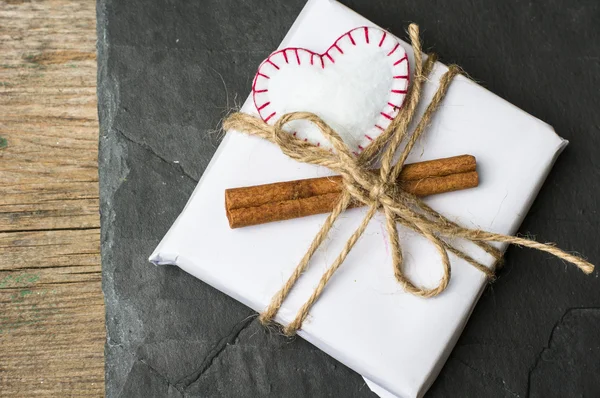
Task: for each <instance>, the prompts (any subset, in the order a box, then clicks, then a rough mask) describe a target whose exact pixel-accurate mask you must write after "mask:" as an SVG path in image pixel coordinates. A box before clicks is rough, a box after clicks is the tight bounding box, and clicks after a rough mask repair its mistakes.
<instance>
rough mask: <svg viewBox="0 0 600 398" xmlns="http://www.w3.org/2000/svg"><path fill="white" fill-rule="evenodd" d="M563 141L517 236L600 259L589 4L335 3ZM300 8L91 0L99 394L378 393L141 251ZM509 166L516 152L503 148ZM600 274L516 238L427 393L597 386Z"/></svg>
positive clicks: (596, 13) (544, 391)
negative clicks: (101, 328)
mask: <svg viewBox="0 0 600 398" xmlns="http://www.w3.org/2000/svg"><path fill="white" fill-rule="evenodd" d="M343 3H345V4H347V5H349V6H350V7H351V8H353V9H355V10H356V11H358V12H360V13H362V14H363V15H365V16H366V17H367V18H369V19H371V20H373V21H374V22H376V23H378V24H379V25H381V26H383V27H385V28H387V29H389V30H391V31H392V32H394V33H396V34H398V35H402V32H404V30H405V29H406V27H407V25H408V23H409V22H411V21H414V22H417V23H419V24H420V26H421V28H422V32H423V33H422V36H423V39H424V42H425V48H426V49H429V50H434V51H435V52H437V53H438V54H440V56H441V60H442V61H443V62H445V63H451V62H456V63H458V64H460V65H461V66H463V67H464V68H465V70H466V71H468V72H469V73H470V74H471V76H472V77H473V78H475V79H477V80H478V81H479V82H480V83H481V84H482V85H484V86H485V87H487V88H489V89H490V90H491V91H493V92H495V93H497V94H499V95H500V96H502V97H504V98H506V99H507V100H508V101H510V102H512V103H514V104H515V105H517V106H519V107H521V108H523V109H524V110H526V111H527V112H529V113H531V114H533V115H534V116H537V117H539V118H540V119H542V120H545V121H547V122H548V123H550V124H552V125H553V126H554V127H555V128H556V130H557V132H558V133H559V134H560V135H561V136H563V137H565V138H566V139H568V140H570V141H571V144H570V145H569V147H568V148H567V149H566V151H565V152H564V154H563V155H561V157H560V158H559V160H558V162H557V163H556V166H555V168H554V170H553V171H552V172H551V173H550V176H549V177H548V180H547V182H546V184H545V185H544V187H543V188H542V190H541V192H540V194H539V196H538V198H537V200H536V201H535V203H534V205H533V208H532V209H531V211H530V213H529V215H528V216H527V218H526V219H525V222H524V223H523V225H522V227H521V229H520V231H521V232H522V233H530V232H531V233H535V234H536V236H537V238H539V239H540V240H543V241H546V240H551V241H556V242H559V243H560V245H561V247H564V248H566V249H570V250H575V249H576V250H579V251H580V252H581V253H584V254H585V255H586V256H587V257H588V258H589V259H590V260H591V261H592V262H595V263H597V264H600V250H599V245H598V243H597V240H598V236H597V233H598V227H599V225H600V217H599V214H598V195H599V188H598V186H599V184H598V183H599V182H600V170H599V166H600V159H599V156H598V151H599V150H600V112H598V104H599V103H600V91H599V90H598V87H600V46H599V45H598V43H599V42H600V3H599V2H597V1H595V0H590V1H586V0H576V1H573V0H546V1H541V0H533V1H530V0H526V1H525V0H505V1H497V2H474V1H469V0H455V1H452V2H441V1H440V2H438V1H436V2H422V1H407V0H401V1H397V0H376V1H375V0H355V1H344V2H343ZM303 4H304V1H303V0H292V1H285V2H284V1H260V0H254V1H248V0H247V1H240V0H238V1H235V0H205V1H201V2H200V1H196V2H185V1H180V2H177V1H171V0H144V1H141V0H129V1H113V0H98V98H99V115H100V125H101V136H100V156H99V163H100V191H101V221H102V266H103V287H104V294H105V300H106V311H107V315H106V323H107V332H108V336H107V342H106V395H107V396H108V397H117V396H123V397H132V396H157V397H165V396H168V397H181V396H194V397H196V396H197V397H257V396H274V397H280V396H286V397H295V396H296V397H303V396H311V397H325V396H336V397H337V396H340V397H371V396H374V394H372V393H371V392H370V391H369V389H368V387H366V386H365V384H364V382H363V380H362V379H361V377H360V376H359V375H357V374H355V373H354V372H353V371H351V370H349V369H348V368H347V367H345V366H344V365H341V364H340V363H338V362H337V361H335V360H333V359H332V358H330V357H328V356H327V355H325V354H323V353H322V352H320V351H319V350H317V349H316V348H314V347H312V346H311V345H310V344H308V343H306V342H304V341H303V340H302V339H295V340H291V341H290V340H286V339H285V338H283V337H281V336H279V335H277V334H274V333H271V332H268V331H265V330H264V329H263V328H261V327H260V326H259V325H258V324H257V321H256V320H255V318H254V317H253V316H252V315H253V312H252V311H251V310H249V309H248V308H246V307H245V306H243V305H241V304H239V303H238V302H236V301H235V300H233V299H231V298H229V297H227V296H226V295H224V294H222V293H220V292H218V291H216V290H215V289H213V288H211V287H210V286H208V285H206V284H204V283H203V282H201V281H199V280H196V279H194V278H193V277H191V276H189V275H187V274H185V273H184V272H182V271H180V270H179V269H178V268H176V267H154V266H152V265H151V264H149V263H148V262H147V257H148V255H149V254H150V253H151V251H152V250H153V249H154V247H155V246H156V245H157V244H158V242H159V240H160V239H161V238H162V236H163V235H164V234H165V233H166V231H167V230H168V228H169V226H170V225H171V224H172V222H173V221H174V220H175V218H176V216H177V215H178V214H179V212H180V211H181V210H182V208H183V206H184V204H185V202H186V200H187V199H188V197H189V195H190V194H191V192H192V190H193V188H194V186H195V184H196V182H197V181H198V179H199V177H200V176H201V174H202V172H203V170H204V168H205V167H206V165H207V164H208V162H209V160H210V158H211V156H212V154H213V152H214V151H215V149H216V147H217V145H218V143H219V136H218V134H215V133H212V132H213V131H214V130H215V129H216V128H217V126H218V123H219V120H220V119H221V118H222V117H223V116H224V115H225V113H226V112H227V110H228V109H229V108H231V107H232V106H234V105H235V104H239V103H240V102H242V101H243V100H244V99H245V98H246V96H247V94H248V92H249V90H250V84H251V80H252V77H253V74H254V72H255V70H256V67H257V66H258V64H259V63H260V61H261V60H262V59H264V58H265V57H266V56H267V55H268V54H269V53H270V52H271V51H272V50H273V49H275V48H276V46H277V45H278V43H279V42H280V41H281V39H282V38H283V36H284V34H285V33H286V32H287V30H288V28H289V27H290V26H291V24H292V22H293V21H294V19H295V18H296V16H297V14H298V12H299V11H300V10H301V8H302V6H303ZM507 161H510V159H507ZM599 330H600V280H599V278H598V271H596V272H594V274H592V275H591V276H587V277H586V276H584V275H583V274H582V273H581V272H579V271H577V270H576V269H574V268H573V267H572V266H569V265H565V264H563V263H561V262H560V261H558V260H556V259H554V258H550V257H549V256H548V255H544V254H541V253H536V252H533V251H528V250H521V249H516V248H511V249H509V250H508V253H507V256H506V266H505V268H504V269H503V270H502V271H501V272H500V274H499V278H498V280H497V281H496V282H495V283H494V284H493V285H491V286H490V287H489V288H488V289H487V290H486V292H485V293H484V295H483V297H482V298H481V300H480V302H479V304H478V305H477V307H476V309H475V311H474V313H473V315H472V318H471V320H470V321H469V323H468V325H467V328H466V329H465V331H464V333H463V335H462V337H461V338H460V340H459V342H458V344H457V346H456V348H455V350H454V351H453V353H452V355H451V357H450V359H449V360H448V362H447V364H446V366H445V367H444V369H443V370H442V372H441V374H440V376H439V377H438V379H437V381H436V382H435V384H434V385H433V387H432V388H431V390H430V392H429V393H428V396H429V397H447V396H486V397H492V396H493V397H504V396H506V397H525V396H531V397H553V396H556V397H570V396H586V397H593V396H600V377H599V376H600V333H599Z"/></svg>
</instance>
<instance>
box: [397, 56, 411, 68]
mask: <svg viewBox="0 0 600 398" xmlns="http://www.w3.org/2000/svg"><path fill="white" fill-rule="evenodd" d="M404 61H408V57H407V56H406V55H405V56H404V58H402V59H401V60H399V61H396V63H395V64H394V66H396V65H399V64H401V63H402V62H404Z"/></svg>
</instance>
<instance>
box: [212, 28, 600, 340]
mask: <svg viewBox="0 0 600 398" xmlns="http://www.w3.org/2000/svg"><path fill="white" fill-rule="evenodd" d="M408 31H409V35H410V39H411V44H412V47H413V51H414V57H415V79H414V81H413V83H412V85H411V86H410V87H409V90H408V93H407V96H406V99H405V102H404V104H403V106H402V108H401V109H400V111H399V112H398V115H397V116H396V117H395V118H394V120H392V122H391V123H390V125H389V126H388V128H387V129H386V130H385V131H384V132H382V133H381V134H380V135H379V137H377V138H376V139H375V140H374V141H373V142H372V143H371V144H370V145H369V146H367V147H366V148H365V150H364V151H363V152H361V153H360V155H358V156H354V155H353V154H352V152H351V151H350V149H349V148H348V147H347V146H346V144H345V143H344V141H343V140H342V138H341V137H340V135H339V134H338V133H337V132H335V131H334V130H333V129H332V128H331V127H330V126H329V125H328V124H327V123H325V122H324V121H323V120H322V119H321V118H320V117H319V116H317V115H315V114H313V113H309V112H293V113H288V114H285V115H283V116H282V117H280V118H279V120H278V121H277V122H276V123H275V124H274V125H273V126H270V125H268V124H266V123H264V122H263V121H262V120H260V119H258V118H256V117H254V116H250V115H247V114H243V113H234V114H232V115H230V116H229V117H228V118H227V119H226V120H225V121H224V123H223V127H224V128H225V130H235V131H238V132H243V133H246V134H250V135H256V136H259V137H261V138H264V139H266V140H269V141H271V142H272V143H274V144H276V145H277V146H279V147H280V148H281V150H282V151H283V153H284V154H286V155H287V156H289V157H290V158H292V159H295V160H297V161H299V162H303V163H309V164H314V165H320V166H324V167H327V168H329V169H331V170H332V171H334V172H336V173H338V174H340V175H341V176H342V180H343V190H342V193H341V195H340V199H339V201H338V203H337V204H336V206H335V208H334V209H333V211H332V212H331V213H330V214H329V216H328V217H327V219H326V220H325V222H324V223H323V226H322V227H321V229H320V230H319V232H318V233H317V234H316V236H315V238H314V239H313V241H312V243H311V245H310V247H309V248H308V250H307V251H306V253H305V254H304V256H303V258H302V260H301V261H300V263H299V264H298V266H297V267H296V268H295V269H294V271H293V272H292V275H291V276H290V277H289V279H288V280H287V282H286V283H285V284H284V285H283V286H282V287H281V289H280V290H279V291H278V292H277V293H276V294H275V296H274V297H273V299H272V300H271V303H270V304H269V306H268V307H267V309H266V310H265V311H264V312H263V313H262V314H261V315H260V320H261V321H262V322H263V323H269V322H271V321H272V320H273V318H274V317H275V315H276V314H277V312H278V311H279V308H280V307H281V305H282V304H283V302H284V300H285V299H286V297H287V296H288V294H289V292H290V291H291V289H292V288H293V286H294V285H295V283H296V281H297V280H298V279H299V278H300V276H301V275H302V273H303V272H304V271H305V270H306V268H307V267H308V264H309V262H310V259H311V258H312V256H313V254H314V253H315V251H316V250H317V249H318V248H319V246H320V245H321V244H322V242H323V241H324V239H325V238H326V237H327V235H328V234H329V231H330V230H331V228H332V226H333V224H334V222H335V221H336V220H337V218H338V217H339V215H340V214H341V213H342V212H343V211H344V210H345V209H346V208H347V207H348V206H349V205H350V203H351V202H352V201H357V202H360V203H362V204H364V205H366V206H367V207H368V210H367V213H366V215H365V217H364V218H363V220H362V222H361V224H360V225H359V226H358V228H357V229H356V230H355V231H354V233H353V234H352V235H351V236H350V238H349V239H348V241H347V242H346V244H345V245H344V248H343V249H342V251H341V252H340V253H339V255H338V256H337V258H336V259H335V261H334V262H333V263H332V265H331V266H330V267H329V268H328V269H327V271H326V272H325V273H324V274H323V276H322V277H321V280H320V281H319V283H318V285H317V286H316V287H315V290H314V291H313V293H312V295H311V296H310V298H309V299H308V300H307V301H306V303H305V304H304V305H303V306H302V307H301V308H300V310H299V311H298V314H297V315H296V318H295V319H294V320H293V321H292V322H290V323H289V324H288V325H287V326H286V327H285V328H284V333H285V334H286V335H294V334H295V333H296V331H297V330H298V329H300V328H301V326H302V322H303V321H304V320H305V319H306V317H307V315H308V312H309V310H310V308H311V307H312V305H313V304H314V303H315V302H316V301H317V299H318V298H319V296H320V295H321V293H322V292H323V290H324V288H325V286H326V285H327V283H328V282H329V280H330V279H331V277H332V276H333V275H334V273H335V272H336V270H337V269H338V268H339V267H340V266H341V264H342V263H343V262H344V260H345V259H346V256H347V255H348V254H349V253H350V251H351V250H352V248H353V247H354V245H355V243H356V242H357V241H358V239H359V238H360V236H361V235H362V234H363V232H364V231H365V229H366V228H367V226H368V224H369V222H370V221H371V219H372V218H373V216H374V215H375V214H376V213H377V211H381V212H382V213H383V215H384V217H385V220H386V231H387V234H388V236H389V241H390V245H391V253H392V265H393V268H394V276H395V278H396V280H397V281H398V282H399V283H400V284H401V285H402V287H403V289H404V290H405V291H406V292H408V293H410V294H414V295H416V296H420V297H424V298H428V297H434V296H437V295H439V294H440V293H442V292H443V291H444V290H445V289H446V288H447V287H448V283H449V282H450V276H451V266H450V256H449V253H452V254H453V255H455V256H456V257H458V258H461V259H463V260H465V261H466V262H468V263H469V264H471V265H472V266H474V267H475V268H477V269H478V270H480V271H481V272H483V273H484V274H485V275H486V276H487V277H488V278H490V279H493V278H494V275H495V269H496V267H497V266H498V265H499V264H500V263H501V259H502V252H501V251H500V250H498V249H497V248H496V247H494V246H492V245H490V244H489V243H488V242H498V243H509V244H514V245H518V246H525V247H530V248H533V249H536V250H540V251H544V252H547V253H550V254H552V255H554V256H556V257H558V258H561V259H563V260H565V261H567V262H570V263H573V264H574V265H576V266H577V267H578V268H580V269H581V270H582V271H583V272H585V273H586V274H589V273H591V272H592V271H593V270H594V266H593V265H592V264H590V263H589V262H587V261H585V260H584V259H582V258H580V257H578V256H574V255H572V254H569V253H567V252H564V251H562V250H560V249H558V248H556V247H555V246H554V245H553V244H544V243H539V242H536V241H534V240H529V239H524V238H520V237H516V236H508V235H502V234H497V233H493V232H488V231H483V230H479V229H469V228H465V227H462V226H460V225H458V224H456V223H454V222H452V221H450V220H449V219H447V218H446V217H444V216H443V215H441V214H440V213H438V212H436V211H435V210H433V209H432V208H431V207H429V206H428V205H427V204H426V203H425V202H423V201H422V200H420V199H419V198H417V197H416V196H414V195H412V194H410V193H408V192H406V191H403V190H402V189H400V188H399V187H398V186H397V185H395V184H394V182H395V181H396V180H397V178H398V176H399V174H400V172H401V171H402V168H403V166H404V163H405V162H406V159H407V158H408V155H409V153H410V152H411V150H412V149H413V147H414V145H415V144H416V142H417V140H418V139H419V137H420V136H421V135H422V134H423V132H424V131H425V129H426V127H427V126H428V124H429V122H430V120H431V117H432V116H433V114H434V113H435V111H436V110H437V108H438V107H439V105H440V103H441V102H442V100H443V98H444V96H445V94H446V92H447V91H448V89H449V86H450V83H451V82H452V80H453V79H454V77H456V76H457V75H459V74H460V73H461V69H460V68H459V67H457V66H455V65H451V66H450V67H449V68H448V71H447V72H446V73H444V75H443V76H442V77H441V78H440V81H439V87H438V89H437V91H436V93H435V95H434V96H433V99H432V100H431V102H430V104H429V105H428V106H427V108H426V110H425V112H424V113H423V116H422V117H421V119H420V120H419V122H418V123H417V125H416V127H415V129H414V131H413V132H412V134H409V133H408V127H409V125H410V123H411V121H413V117H414V114H415V112H416V108H417V105H418V103H419V100H420V96H421V89H422V84H423V82H424V81H425V80H426V79H427V77H428V76H429V74H430V72H431V71H432V69H433V66H434V63H435V59H436V57H435V55H433V54H430V55H429V56H428V58H427V60H426V61H425V62H423V60H422V58H421V57H422V55H421V44H420V41H419V29H418V27H417V25H415V24H411V25H410V26H409V29H408ZM294 120H307V121H309V122H311V123H312V124H314V125H315V126H316V127H317V128H318V129H319V130H320V131H321V133H322V134H323V136H324V137H325V139H327V140H328V141H329V142H330V143H331V145H332V147H333V150H332V151H329V150H327V149H324V148H322V147H317V146H315V145H312V144H310V143H308V142H305V141H303V140H300V139H298V138H296V137H295V136H293V135H292V134H289V133H288V132H286V131H285V130H284V127H285V125H286V124H287V123H289V122H291V121H294ZM402 145H404V148H403V149H402V150H401V151H400V147H401V146H402ZM398 152H400V153H399V155H400V156H399V159H398V160H397V161H396V162H394V157H395V155H396V154H397V153H398ZM376 162H379V163H380V172H379V173H378V174H377V173H374V172H373V171H372V168H373V167H372V166H373V164H374V163H376ZM398 224H401V225H403V226H405V227H407V228H409V229H411V230H413V231H415V232H416V233H418V234H420V235H421V236H423V237H424V238H426V239H427V240H429V242H430V243H431V244H432V246H433V247H434V248H435V249H436V250H437V252H438V253H439V255H440V263H441V267H442V276H441V278H440V281H439V283H438V284H437V286H434V287H423V286H417V285H416V284H414V283H413V282H412V281H411V280H410V279H409V278H408V277H407V276H406V275H405V273H404V270H403V263H404V261H403V253H402V249H401V247H400V239H399V236H398V230H397V225H398ZM457 238H458V239H464V240H467V241H470V242H472V243H473V244H475V245H477V246H478V247H479V248H481V249H482V250H483V251H485V252H486V253H487V254H488V255H490V256H492V258H493V259H494V265H493V266H492V267H487V266H485V265H483V264H481V263H480V262H478V261H476V260H475V259H473V258H472V257H470V256H469V255H468V254H467V253H465V252H464V251H463V250H461V249H459V248H458V247H457V246H455V244H454V242H453V241H454V240H455V239H457Z"/></svg>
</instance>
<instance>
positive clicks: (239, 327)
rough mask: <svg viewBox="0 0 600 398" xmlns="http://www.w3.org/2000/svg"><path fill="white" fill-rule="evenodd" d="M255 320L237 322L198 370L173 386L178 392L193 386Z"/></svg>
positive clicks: (250, 318)
mask: <svg viewBox="0 0 600 398" xmlns="http://www.w3.org/2000/svg"><path fill="white" fill-rule="evenodd" d="M254 319H256V317H255V316H250V317H247V318H245V319H244V320H242V321H241V322H238V323H237V324H236V325H235V326H234V327H233V329H232V330H231V332H230V333H229V334H228V335H226V336H225V337H223V338H222V339H221V340H219V341H218V342H217V343H216V344H215V345H214V347H213V348H212V349H211V350H210V351H209V352H208V354H207V355H206V358H204V360H203V361H202V363H201V364H200V366H199V367H198V369H196V370H195V371H194V372H193V373H191V374H189V375H188V376H185V377H184V378H183V379H181V380H179V381H177V382H176V383H175V384H176V385H177V386H178V390H179V391H182V390H183V391H185V389H187V388H188V387H189V386H191V385H192V384H194V383H195V382H196V381H198V380H199V379H200V377H202V375H203V374H204V373H206V371H207V370H208V369H209V368H210V367H211V366H212V364H213V362H214V361H215V360H216V359H217V358H218V357H219V355H220V354H221V353H222V352H223V351H224V350H225V348H227V347H228V346H230V345H232V344H234V343H235V342H236V340H237V338H238V336H239V335H240V333H242V331H244V329H246V328H247V327H249V326H250V325H251V324H252V322H253V321H254Z"/></svg>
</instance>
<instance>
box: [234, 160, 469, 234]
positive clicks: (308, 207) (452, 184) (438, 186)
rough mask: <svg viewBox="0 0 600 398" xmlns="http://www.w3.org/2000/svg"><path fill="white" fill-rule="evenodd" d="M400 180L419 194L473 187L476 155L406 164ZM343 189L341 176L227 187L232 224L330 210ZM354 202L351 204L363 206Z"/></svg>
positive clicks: (404, 186)
mask: <svg viewBox="0 0 600 398" xmlns="http://www.w3.org/2000/svg"><path fill="white" fill-rule="evenodd" d="M398 183H399V184H400V186H401V187H402V189H404V190H406V191H407V192H410V193H413V194H415V195H417V196H421V197H423V196H428V195H434V194H438V193H444V192H451V191H456V190H460V189H466V188H473V187H476V186H477V184H478V175H477V171H476V160H475V157H474V156H471V155H462V156H455V157H451V158H444V159H436V160H430V161H426V162H419V163H413V164H407V165H406V166H404V168H403V170H402V172H401V173H400V176H399V177H398ZM341 190H342V178H341V177H340V176H333V177H322V178H309V179H305V180H296V181H286V182H278V183H274V184H265V185H256V186H251V187H242V188H232V189H227V190H225V209H226V213H227V219H228V220H229V226H230V227H231V228H240V227H246V226H250V225H258V224H264V223H268V222H273V221H282V220H289V219H292V218H298V217H305V216H309V215H314V214H321V213H328V212H330V211H331V210H332V209H333V207H334V206H335V204H336V203H337V201H338V199H339V196H340V193H341ZM360 205H361V204H360V203H354V204H352V205H351V207H357V206H360Z"/></svg>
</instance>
